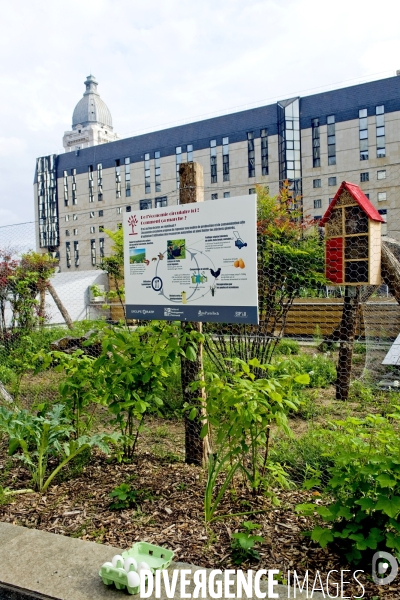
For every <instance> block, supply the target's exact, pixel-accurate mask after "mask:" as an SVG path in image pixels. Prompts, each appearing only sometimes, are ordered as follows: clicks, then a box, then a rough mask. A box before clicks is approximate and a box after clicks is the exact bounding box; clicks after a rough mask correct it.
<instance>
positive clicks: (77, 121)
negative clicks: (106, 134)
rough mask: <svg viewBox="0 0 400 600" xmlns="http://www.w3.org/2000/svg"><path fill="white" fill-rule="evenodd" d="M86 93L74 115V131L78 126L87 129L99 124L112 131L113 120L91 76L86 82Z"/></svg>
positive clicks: (76, 107)
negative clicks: (89, 126) (88, 126)
mask: <svg viewBox="0 0 400 600" xmlns="http://www.w3.org/2000/svg"><path fill="white" fill-rule="evenodd" d="M85 86H86V91H85V93H84V94H83V98H81V99H80V100H79V102H78V104H77V105H76V106H75V110H74V113H73V115H72V129H76V128H77V126H78V125H82V127H86V126H87V125H90V124H94V123H96V124H99V125H104V126H106V127H108V129H110V130H111V131H112V128H113V126H112V118H111V113H110V111H109V110H108V107H107V105H106V104H105V103H104V102H103V100H102V99H101V98H100V95H99V93H98V91H97V81H96V80H95V78H94V77H93V75H89V76H88V77H87V78H86V81H85Z"/></svg>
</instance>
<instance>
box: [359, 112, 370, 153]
mask: <svg viewBox="0 0 400 600" xmlns="http://www.w3.org/2000/svg"><path fill="white" fill-rule="evenodd" d="M358 117H359V119H358V120H359V126H360V160H368V118H367V109H366V108H362V109H361V110H359V111H358Z"/></svg>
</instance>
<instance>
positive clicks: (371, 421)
mask: <svg viewBox="0 0 400 600" xmlns="http://www.w3.org/2000/svg"><path fill="white" fill-rule="evenodd" d="M399 423H400V407H397V412H395V413H392V414H391V415H390V416H389V417H388V418H386V417H382V416H380V415H368V416H367V417H365V418H364V419H357V418H354V417H350V418H348V419H346V420H345V421H335V422H334V429H333V431H331V432H330V434H329V438H328V437H327V446H326V454H327V455H328V456H330V458H331V459H332V460H333V462H334V464H333V466H332V467H330V468H329V473H330V479H329V481H328V483H327V484H326V485H325V486H324V492H325V494H326V500H327V504H326V505H323V506H316V505H314V504H303V505H299V506H298V507H297V510H298V511H300V512H303V513H304V514H308V515H312V514H314V512H315V513H316V514H317V515H319V517H320V518H321V519H322V520H323V521H326V522H327V523H329V524H330V526H329V527H321V526H317V527H315V528H314V529H313V530H312V532H311V538H312V539H313V540H314V541H316V542H318V543H319V544H320V545H321V546H322V547H325V546H326V545H327V544H332V543H333V544H334V545H335V546H336V547H339V548H340V549H341V550H342V551H344V552H345V555H346V558H347V559H348V560H349V561H351V562H354V563H358V562H360V561H361V560H363V561H366V562H368V561H369V560H370V559H371V557H372V554H373V552H375V551H376V550H386V551H389V552H392V553H394V554H396V555H397V557H400V520H399V515H400V461H399V458H398V457H399V455H400V438H399ZM327 435H328V434H327ZM317 482H318V478H317V479H316V478H312V479H311V480H310V481H309V482H308V483H307V482H306V483H305V485H306V487H312V486H314V485H315V484H316V483H317Z"/></svg>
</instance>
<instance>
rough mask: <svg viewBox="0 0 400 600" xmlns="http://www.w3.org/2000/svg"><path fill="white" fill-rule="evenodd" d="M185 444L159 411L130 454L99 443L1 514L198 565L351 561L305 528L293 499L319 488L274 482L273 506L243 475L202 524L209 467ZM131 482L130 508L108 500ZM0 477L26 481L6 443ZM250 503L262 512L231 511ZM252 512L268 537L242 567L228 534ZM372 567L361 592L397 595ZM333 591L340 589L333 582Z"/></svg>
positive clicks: (315, 567) (391, 598) (18, 483)
mask: <svg viewBox="0 0 400 600" xmlns="http://www.w3.org/2000/svg"><path fill="white" fill-rule="evenodd" d="M183 450H184V431H183V425H182V423H181V422H179V421H165V420H153V421H152V422H151V424H150V425H149V426H148V428H147V430H146V432H145V434H144V435H143V436H142V439H141V444H140V448H139V453H138V454H137V456H136V459H135V460H134V462H132V463H130V464H124V463H118V462H116V461H114V460H109V459H107V458H106V457H105V456H104V455H102V454H100V453H94V454H93V455H92V456H91V457H88V459H87V462H86V464H83V465H82V464H81V465H75V467H73V468H72V469H71V471H70V472H69V473H68V474H64V476H63V480H59V481H58V482H57V484H55V485H52V486H51V487H50V488H49V490H48V491H47V493H46V494H44V495H41V494H38V493H31V494H21V495H17V496H14V497H13V499H12V500H11V502H10V503H9V504H3V505H1V506H0V520H1V521H5V522H8V523H13V524H16V525H23V526H25V527H31V528H36V529H41V530H45V531H49V532H52V533H56V534H61V535H67V536H72V537H77V538H81V539H83V540H90V541H95V542H98V543H103V544H110V545H113V546H117V547H123V548H129V547H130V546H131V545H132V544H133V543H134V542H136V541H139V540H140V541H147V542H150V543H154V544H157V545H161V546H164V547H166V548H169V549H172V550H174V552H175V560H179V561H184V562H188V563H192V564H196V565H199V566H202V567H209V568H217V569H227V568H233V569H237V568H242V569H247V568H253V569H261V568H265V569H275V568H276V569H279V570H280V572H281V581H284V582H285V579H286V577H287V571H288V570H291V571H293V570H294V569H295V570H296V571H297V573H298V574H299V575H301V576H304V574H305V571H306V569H308V570H309V577H310V580H311V581H313V580H314V577H315V575H316V574H317V571H319V574H320V575H321V579H322V581H326V576H327V574H328V572H329V571H330V570H333V569H337V570H338V571H340V570H341V569H342V570H343V569H350V567H349V566H348V565H347V564H346V561H345V559H344V558H343V557H341V556H339V555H338V554H335V553H334V552H332V551H328V550H327V549H324V550H323V549H321V548H320V547H319V546H318V545H316V544H315V543H313V542H312V541H311V540H310V539H309V538H307V537H304V536H303V535H302V532H303V531H305V530H307V529H310V528H311V521H309V520H308V519H307V518H305V517H303V516H299V515H298V514H297V513H296V512H295V506H296V504H298V503H302V502H307V501H310V500H316V499H317V500H318V498H316V497H315V496H318V492H314V493H310V492H304V491H299V490H290V491H282V490H275V493H276V497H277V498H278V500H279V502H280V505H279V506H274V505H273V504H272V502H271V499H269V498H267V497H265V496H257V497H253V496H252V495H251V494H250V492H249V490H248V489H247V488H246V487H244V486H243V483H242V482H241V481H240V480H238V481H236V482H235V488H234V490H233V491H231V492H228V493H226V494H225V496H224V498H223V501H222V503H221V505H220V508H219V514H228V515H232V516H229V517H227V518H224V519H222V520H218V521H214V522H212V523H211V524H208V525H205V522H204V508H203V502H204V488H205V472H204V471H203V470H202V469H201V468H199V467H194V466H190V465H186V464H185V463H184V462H183V458H184V456H183ZM125 482H128V483H129V484H130V486H131V489H133V490H136V502H134V503H133V504H132V506H131V507H130V508H126V509H120V510H111V509H110V504H111V503H112V502H113V499H112V498H111V497H110V495H109V494H110V492H111V491H112V490H114V489H115V487H116V486H118V485H120V484H121V483H125ZM0 483H1V485H2V486H3V487H6V486H9V487H10V488H12V489H20V488H26V487H29V486H30V475H29V473H28V471H27V470H25V468H23V467H21V464H20V463H18V462H17V461H16V460H15V458H13V459H10V458H8V457H6V448H5V447H2V449H1V452H0ZM246 511H257V512H256V514H251V515H247V516H246V515H245V516H233V515H234V514H235V513H243V512H246ZM258 511H260V512H258ZM246 520H251V521H252V522H254V523H258V524H259V525H260V526H261V529H260V530H259V531H257V532H256V533H257V534H260V535H262V536H263V538H264V542H263V543H262V544H258V546H257V547H256V548H257V550H258V551H259V553H260V561H259V562H244V563H243V564H242V565H241V566H240V567H238V566H237V565H235V564H233V561H232V554H231V541H232V539H231V536H232V534H233V533H234V532H237V531H241V524H242V523H243V521H246ZM110 559H111V556H110ZM351 571H354V569H351ZM366 572H367V575H363V576H360V577H359V579H360V581H362V583H363V585H364V586H365V589H366V593H365V595H364V598H368V599H372V598H373V597H374V596H375V597H376V598H381V597H384V598H385V599H386V600H395V599H397V600H398V599H399V598H400V589H399V588H398V587H396V588H394V587H388V586H385V588H384V589H383V590H382V588H380V587H379V586H375V584H373V583H372V582H371V581H369V579H370V578H369V576H368V571H366ZM351 577H352V575H351V573H345V581H347V580H351ZM332 581H334V579H332ZM311 587H312V585H311ZM317 587H318V584H317ZM344 591H345V595H347V596H348V597H352V594H354V595H355V596H360V595H361V593H362V590H361V588H360V587H359V586H358V585H353V586H351V585H345V587H344ZM325 592H326V588H325ZM330 593H331V594H332V597H334V594H335V591H334V590H333V589H331V590H330ZM382 594H383V595H382Z"/></svg>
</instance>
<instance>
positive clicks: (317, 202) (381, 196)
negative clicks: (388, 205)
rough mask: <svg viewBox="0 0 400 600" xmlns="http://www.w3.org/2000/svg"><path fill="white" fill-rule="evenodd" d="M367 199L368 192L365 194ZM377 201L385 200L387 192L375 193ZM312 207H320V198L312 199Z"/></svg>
mask: <svg viewBox="0 0 400 600" xmlns="http://www.w3.org/2000/svg"><path fill="white" fill-rule="evenodd" d="M365 195H366V197H367V198H368V199H369V197H370V194H365ZM332 200H333V198H329V204H330V203H331V202H332ZM377 200H378V202H385V201H386V200H387V192H378V194H377ZM314 208H322V200H320V199H318V200H314Z"/></svg>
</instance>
